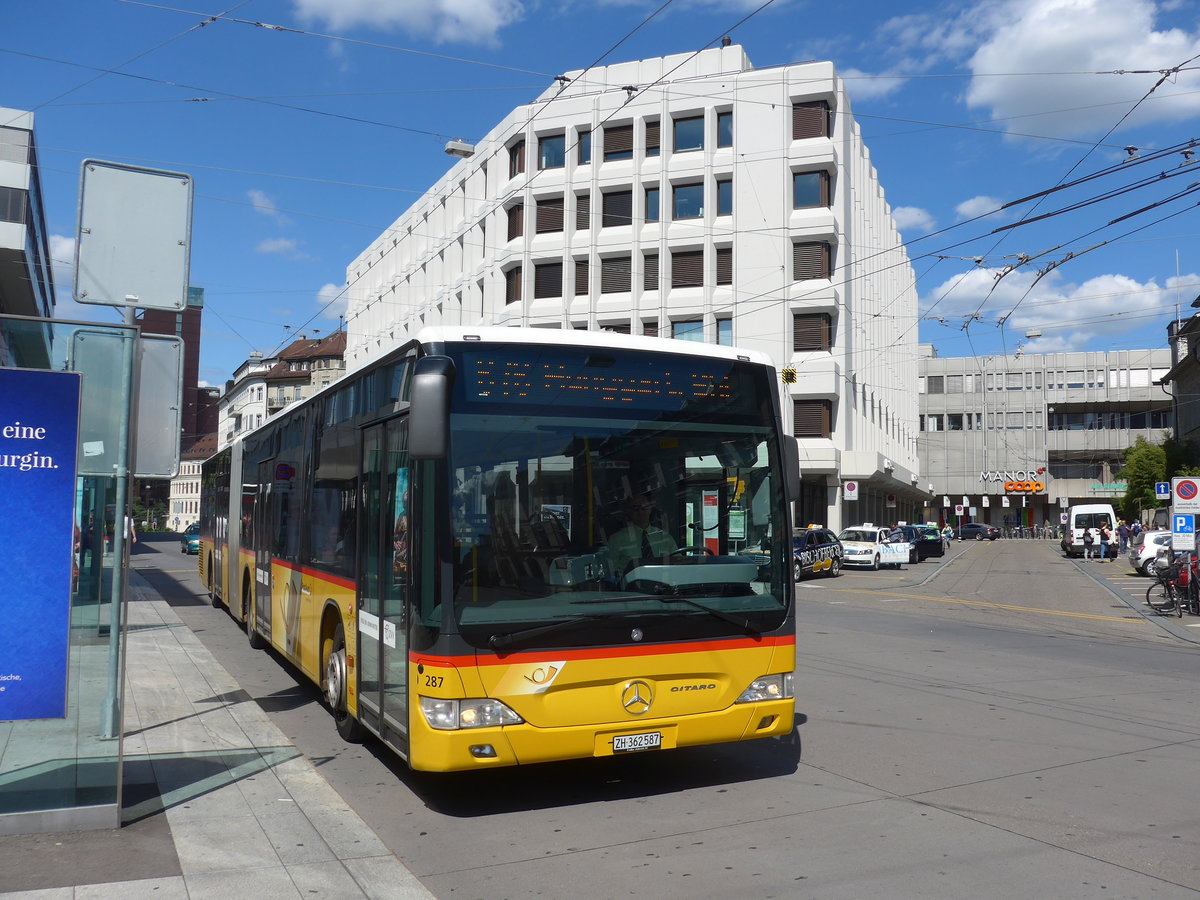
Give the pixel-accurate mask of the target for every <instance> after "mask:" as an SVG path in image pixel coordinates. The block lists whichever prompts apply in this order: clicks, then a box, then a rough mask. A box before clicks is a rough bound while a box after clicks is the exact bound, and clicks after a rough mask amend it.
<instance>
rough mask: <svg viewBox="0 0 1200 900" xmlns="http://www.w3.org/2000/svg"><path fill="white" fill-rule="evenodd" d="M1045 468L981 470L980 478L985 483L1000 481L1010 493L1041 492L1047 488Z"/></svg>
mask: <svg viewBox="0 0 1200 900" xmlns="http://www.w3.org/2000/svg"><path fill="white" fill-rule="evenodd" d="M1045 472H1046V470H1045V469H1036V470H1025V469H1017V470H1015V471H1012V472H1003V471H995V472H980V473H979V480H980V481H981V482H983V483H984V484H987V483H989V482H990V483H1000V484H1003V485H1004V490H1005V492H1006V493H1009V494H1040V493H1041V492H1042V491H1044V490H1045V489H1046V483H1045V482H1044V481H1042V479H1043V478H1044V477H1045Z"/></svg>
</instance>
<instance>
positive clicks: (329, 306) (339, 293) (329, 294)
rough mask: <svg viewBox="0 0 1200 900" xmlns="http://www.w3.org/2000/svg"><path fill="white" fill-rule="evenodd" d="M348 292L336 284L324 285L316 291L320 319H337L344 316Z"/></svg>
mask: <svg viewBox="0 0 1200 900" xmlns="http://www.w3.org/2000/svg"><path fill="white" fill-rule="evenodd" d="M348 296H349V292H348V291H347V290H346V289H345V288H344V287H342V286H341V285H337V284H333V283H330V284H326V285H324V286H323V287H322V288H321V289H320V290H319V291H317V306H318V307H319V308H320V312H321V317H322V318H325V319H337V318H340V317H342V316H344V315H346V302H347V298H348Z"/></svg>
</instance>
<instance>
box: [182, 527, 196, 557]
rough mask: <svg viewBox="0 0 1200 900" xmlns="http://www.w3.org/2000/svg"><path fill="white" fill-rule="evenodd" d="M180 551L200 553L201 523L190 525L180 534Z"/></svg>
mask: <svg viewBox="0 0 1200 900" xmlns="http://www.w3.org/2000/svg"><path fill="white" fill-rule="evenodd" d="M179 552H180V553H188V554H191V553H199V552H200V523H199V522H197V523H196V524H194V525H189V526H188V527H187V528H186V529H185V530H184V532H183V534H181V535H180V536H179Z"/></svg>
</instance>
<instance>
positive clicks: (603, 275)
mask: <svg viewBox="0 0 1200 900" xmlns="http://www.w3.org/2000/svg"><path fill="white" fill-rule="evenodd" d="M632 281H633V276H632V272H631V268H630V257H628V256H619V257H616V258H614V259H602V260H600V293H602V294H624V293H628V292H629V288H630V285H631V284H632Z"/></svg>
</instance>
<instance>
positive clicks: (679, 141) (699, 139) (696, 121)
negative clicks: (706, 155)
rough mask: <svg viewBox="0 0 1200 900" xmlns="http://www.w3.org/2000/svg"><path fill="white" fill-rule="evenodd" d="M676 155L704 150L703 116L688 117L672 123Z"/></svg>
mask: <svg viewBox="0 0 1200 900" xmlns="http://www.w3.org/2000/svg"><path fill="white" fill-rule="evenodd" d="M674 129H675V143H674V144H673V148H674V150H675V152H676V153H682V152H683V151H686V150H703V149H704V116H689V117H688V118H686V119H676V120H675V122H674Z"/></svg>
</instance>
